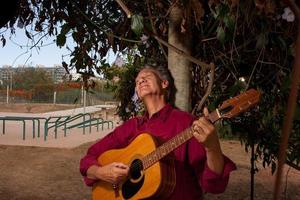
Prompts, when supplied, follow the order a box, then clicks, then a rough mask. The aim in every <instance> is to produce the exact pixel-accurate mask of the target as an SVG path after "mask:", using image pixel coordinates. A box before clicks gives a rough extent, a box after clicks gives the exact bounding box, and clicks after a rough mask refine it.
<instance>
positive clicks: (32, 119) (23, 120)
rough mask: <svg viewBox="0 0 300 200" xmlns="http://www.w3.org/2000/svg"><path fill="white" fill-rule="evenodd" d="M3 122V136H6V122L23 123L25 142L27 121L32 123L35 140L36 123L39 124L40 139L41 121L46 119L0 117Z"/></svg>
mask: <svg viewBox="0 0 300 200" xmlns="http://www.w3.org/2000/svg"><path fill="white" fill-rule="evenodd" d="M0 120H2V134H3V135H4V134H5V122H6V121H22V122H23V132H22V136H23V137H22V139H23V140H25V138H26V136H25V133H26V121H28V120H30V121H32V138H35V121H37V123H38V129H37V130H38V135H37V136H38V137H40V124H41V123H40V120H46V118H44V117H18V116H6V117H0Z"/></svg>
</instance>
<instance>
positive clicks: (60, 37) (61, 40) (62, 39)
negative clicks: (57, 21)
mask: <svg viewBox="0 0 300 200" xmlns="http://www.w3.org/2000/svg"><path fill="white" fill-rule="evenodd" d="M65 43H66V36H65V35H64V34H59V35H58V36H57V37H56V45H57V46H59V47H63V46H64V45H65Z"/></svg>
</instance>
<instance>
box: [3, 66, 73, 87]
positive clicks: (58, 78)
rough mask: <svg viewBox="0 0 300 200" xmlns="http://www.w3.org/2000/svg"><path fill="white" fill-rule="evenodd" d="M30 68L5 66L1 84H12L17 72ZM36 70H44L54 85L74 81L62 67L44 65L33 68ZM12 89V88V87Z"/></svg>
mask: <svg viewBox="0 0 300 200" xmlns="http://www.w3.org/2000/svg"><path fill="white" fill-rule="evenodd" d="M28 68H30V67H11V66H9V65H4V66H2V67H0V84H4V83H6V84H7V83H11V82H12V79H13V76H14V74H15V73H17V71H22V70H26V69H28ZM31 68H34V69H43V70H45V71H46V73H47V74H48V75H49V77H51V78H52V80H53V82H54V83H60V82H62V81H64V80H69V79H70V78H71V79H72V75H71V77H70V75H69V74H67V73H66V71H65V69H64V68H63V67H62V66H59V65H56V66H54V67H45V66H43V65H37V66H36V67H31ZM10 87H11V86H10Z"/></svg>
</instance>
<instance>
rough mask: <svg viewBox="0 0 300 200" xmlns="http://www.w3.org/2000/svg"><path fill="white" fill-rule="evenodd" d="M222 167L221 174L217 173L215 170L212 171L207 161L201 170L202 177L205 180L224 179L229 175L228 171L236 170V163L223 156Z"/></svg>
mask: <svg viewBox="0 0 300 200" xmlns="http://www.w3.org/2000/svg"><path fill="white" fill-rule="evenodd" d="M223 157H224V169H223V173H222V174H217V173H216V172H214V171H212V170H211V169H210V168H209V167H208V164H207V162H206V163H205V168H204V172H203V177H205V179H207V180H214V179H224V178H225V179H226V178H228V177H229V175H230V172H231V171H233V170H236V165H235V164H234V163H233V162H232V161H231V160H230V159H229V158H227V157H226V156H224V155H223Z"/></svg>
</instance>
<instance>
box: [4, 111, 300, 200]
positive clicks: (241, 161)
mask: <svg viewBox="0 0 300 200" xmlns="http://www.w3.org/2000/svg"><path fill="white" fill-rule="evenodd" d="M25 106H26V105H23V106H16V105H15V106H8V107H3V106H2V105H1V106H0V112H1V111H3V112H4V111H5V112H10V111H14V110H15V109H17V111H18V112H22V111H24V110H26V107H25ZM46 107H47V106H46ZM49 108H51V109H52V110H53V109H54V110H57V109H58V110H59V109H61V108H52V107H50V106H48V108H47V110H45V105H41V106H38V105H35V106H34V108H32V110H31V111H32V112H46V111H52V110H49ZM65 108H69V106H66V107H65ZM22 109H23V110H22ZM221 144H222V149H223V151H224V153H225V154H226V155H227V156H228V157H230V158H231V159H232V160H233V161H234V162H235V163H236V164H237V167H238V170H237V171H234V172H233V173H232V174H231V178H230V181H229V185H228V188H227V190H226V191H225V193H223V194H220V195H211V194H206V196H205V199H211V200H216V199H222V200H231V199H237V200H246V199H250V156H249V155H248V154H247V153H245V151H244V147H242V146H241V145H240V143H239V142H238V141H221ZM90 145H91V143H87V144H83V145H81V146H79V147H76V148H73V149H66V148H47V147H26V146H6V145H0V200H85V199H86V200H88V199H91V191H90V188H88V187H86V186H85V185H84V183H83V181H82V178H81V175H80V174H79V169H78V168H79V160H80V158H81V157H82V156H83V155H84V154H85V152H86V150H87V148H88V147H89V146H90ZM258 168H259V172H258V173H257V174H256V175H255V187H254V190H255V191H254V192H255V199H259V200H260V199H264V200H268V199H270V200H271V199H272V194H273V183H274V176H272V175H271V170H270V169H264V168H263V167H261V165H260V164H258ZM287 170H288V167H285V172H287ZM285 174H286V173H285ZM283 180H287V181H286V183H284V184H283V188H286V193H285V196H284V197H285V198H283V199H290V200H300V172H299V171H296V170H294V169H290V170H289V173H288V175H287V176H284V177H283Z"/></svg>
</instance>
